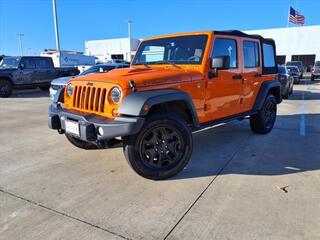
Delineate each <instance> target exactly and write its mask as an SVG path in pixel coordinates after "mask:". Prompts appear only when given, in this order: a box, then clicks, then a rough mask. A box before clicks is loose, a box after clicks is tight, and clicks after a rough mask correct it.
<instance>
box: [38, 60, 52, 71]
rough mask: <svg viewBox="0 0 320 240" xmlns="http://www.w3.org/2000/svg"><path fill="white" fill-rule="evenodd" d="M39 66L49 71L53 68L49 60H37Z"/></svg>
mask: <svg viewBox="0 0 320 240" xmlns="http://www.w3.org/2000/svg"><path fill="white" fill-rule="evenodd" d="M37 66H38V67H39V68H42V69H49V68H51V62H50V60H49V59H47V58H39V59H37Z"/></svg>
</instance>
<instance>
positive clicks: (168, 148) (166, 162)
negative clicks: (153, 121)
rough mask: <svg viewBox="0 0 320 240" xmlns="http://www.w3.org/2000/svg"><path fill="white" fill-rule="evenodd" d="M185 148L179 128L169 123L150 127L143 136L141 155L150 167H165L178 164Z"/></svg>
mask: <svg viewBox="0 0 320 240" xmlns="http://www.w3.org/2000/svg"><path fill="white" fill-rule="evenodd" d="M184 150H185V147H184V141H183V139H182V136H181V134H178V130H177V129H176V128H175V127H174V126H172V125H168V124H164V125H160V126H156V127H154V128H152V129H149V130H148V131H146V132H145V133H144V135H143V136H142V141H141V143H140V152H139V154H140V157H141V159H142V161H143V163H144V164H145V165H146V166H148V167H154V168H163V167H170V166H172V165H174V164H176V163H177V162H178V161H179V160H180V159H181V157H182V155H183V152H184Z"/></svg>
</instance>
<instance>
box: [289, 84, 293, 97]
mask: <svg viewBox="0 0 320 240" xmlns="http://www.w3.org/2000/svg"><path fill="white" fill-rule="evenodd" d="M292 93H293V83H292V85H291V88H290V92H289V95H291V94H292Z"/></svg>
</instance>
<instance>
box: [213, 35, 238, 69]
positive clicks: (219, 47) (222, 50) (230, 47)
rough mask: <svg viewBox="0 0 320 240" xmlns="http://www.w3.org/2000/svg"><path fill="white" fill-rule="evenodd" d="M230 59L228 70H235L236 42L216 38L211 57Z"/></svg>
mask: <svg viewBox="0 0 320 240" xmlns="http://www.w3.org/2000/svg"><path fill="white" fill-rule="evenodd" d="M223 56H229V57H230V68H237V67H238V61H237V41H236V40H234V39H225V38H216V39H215V41H214V47H213V53H212V57H223Z"/></svg>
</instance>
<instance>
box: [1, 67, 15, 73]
mask: <svg viewBox="0 0 320 240" xmlns="http://www.w3.org/2000/svg"><path fill="white" fill-rule="evenodd" d="M16 70H17V69H16V68H1V67H0V73H7V72H8V73H11V72H14V71H16Z"/></svg>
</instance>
